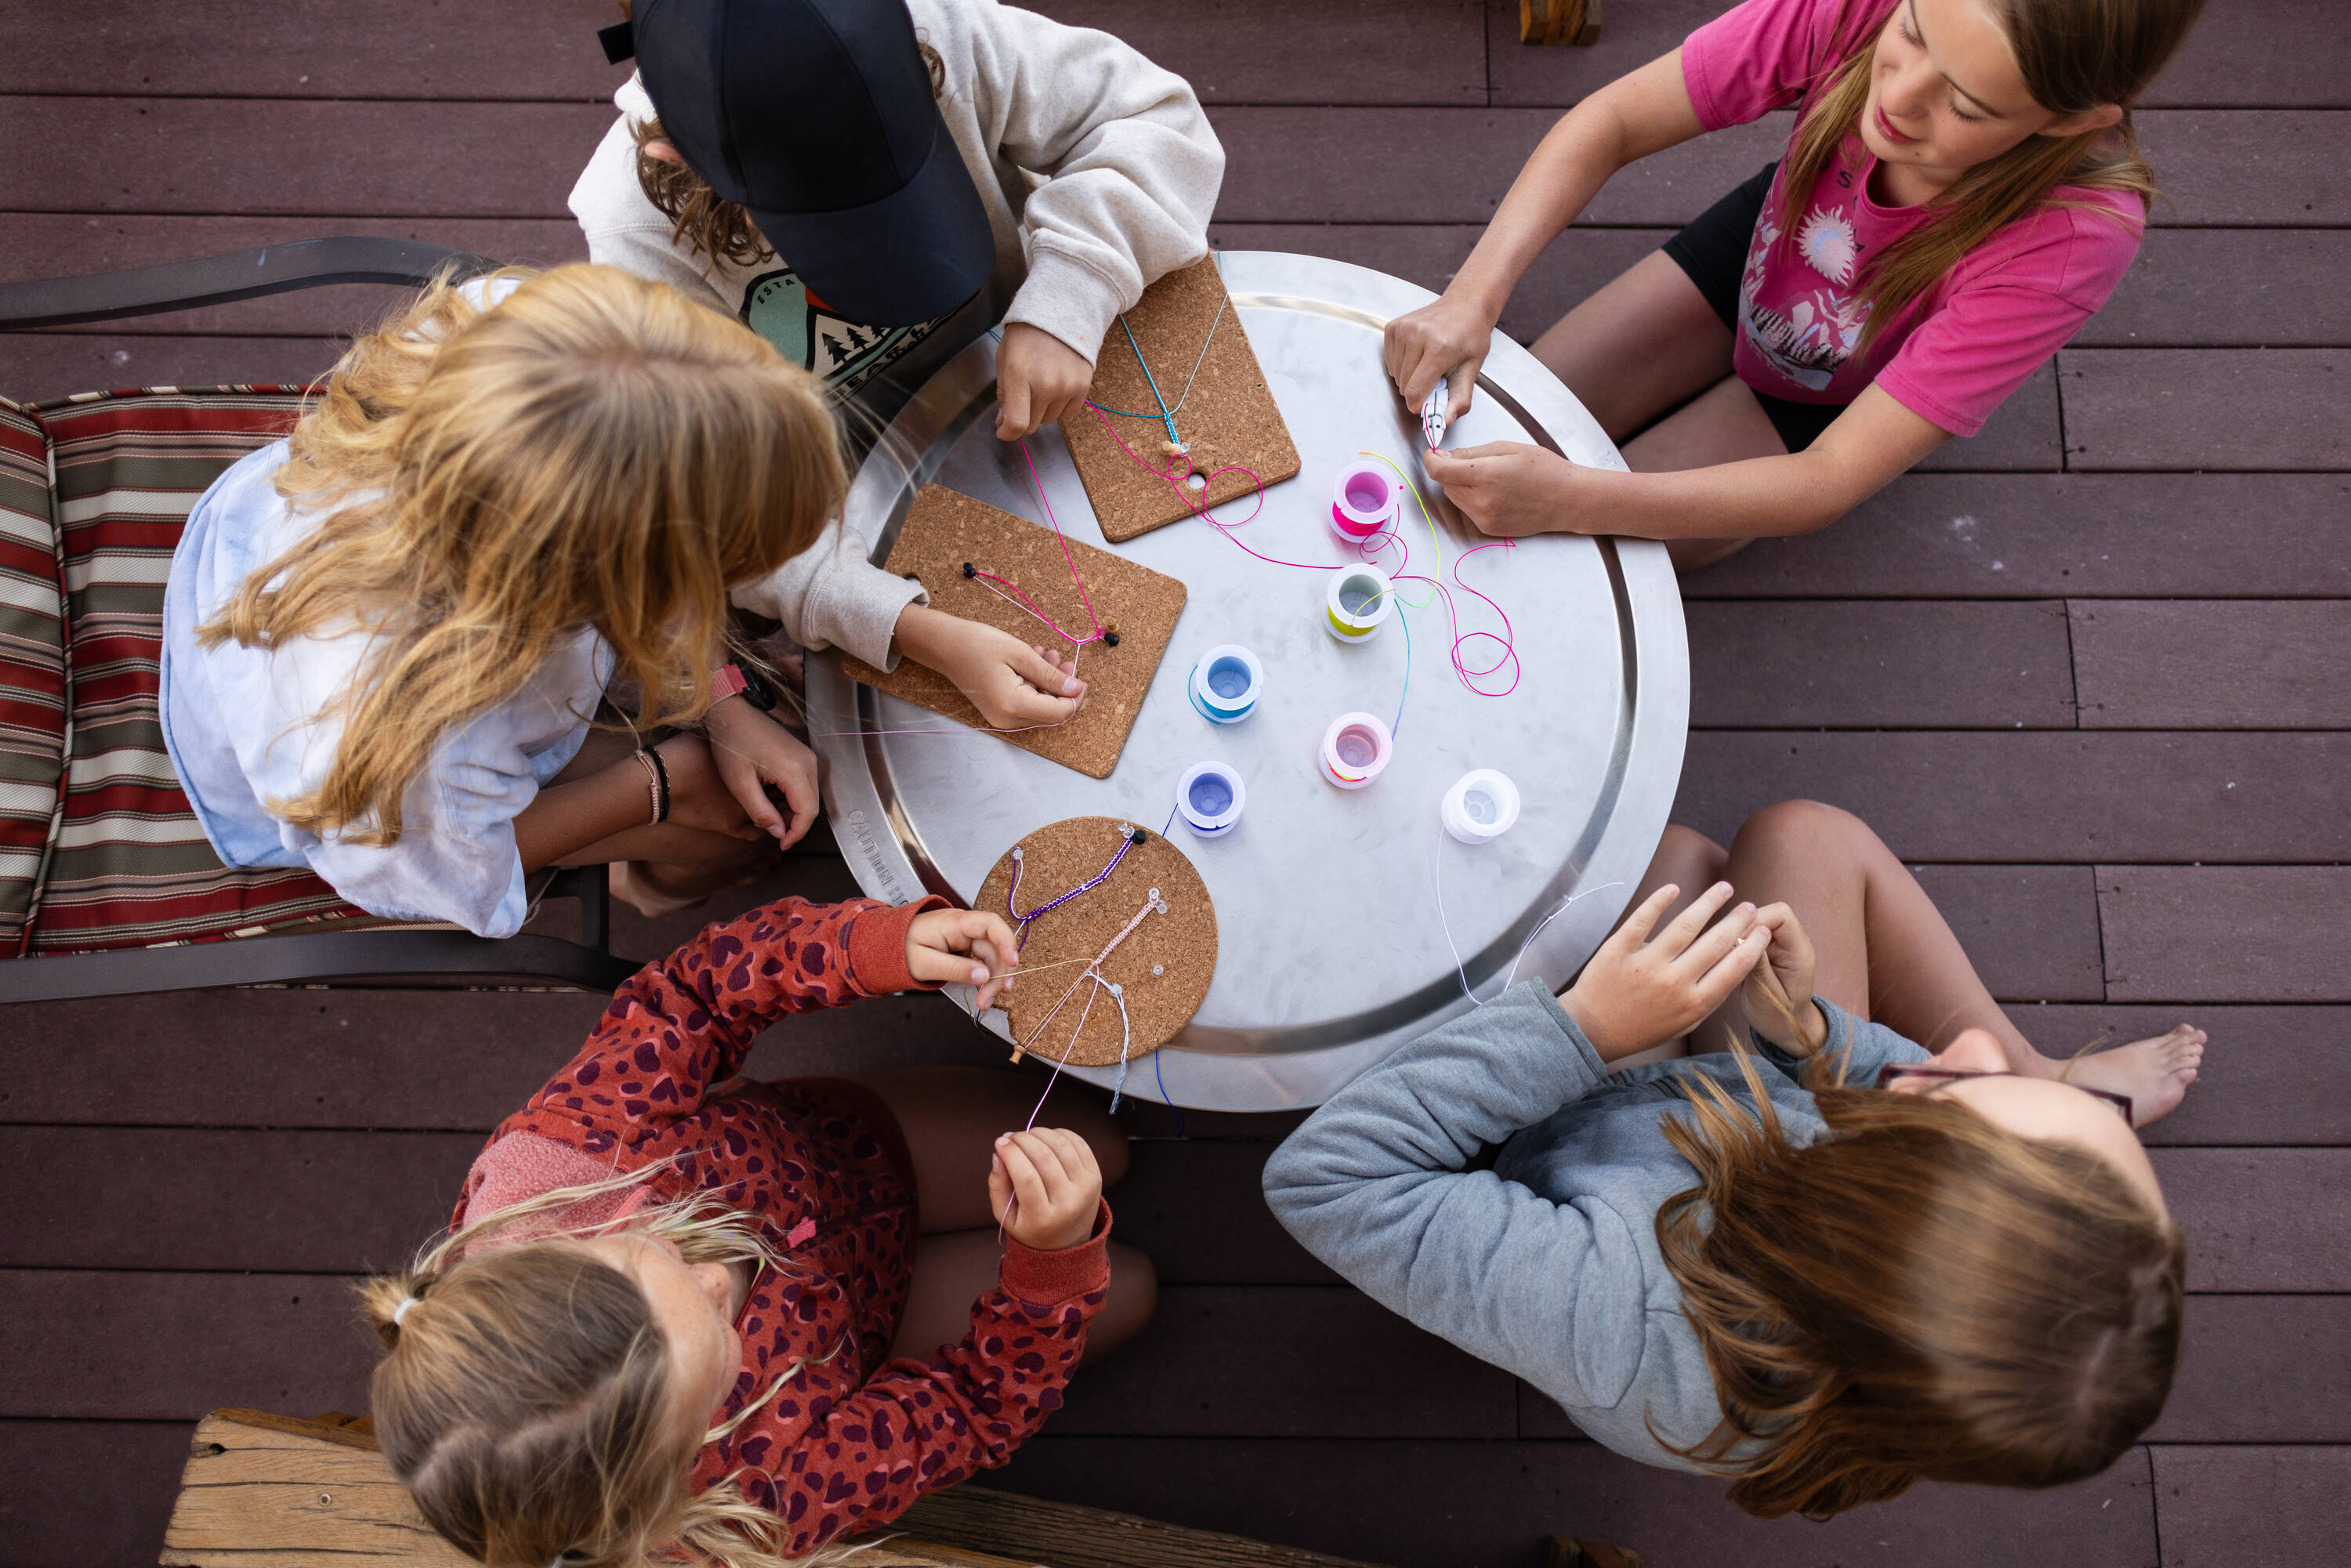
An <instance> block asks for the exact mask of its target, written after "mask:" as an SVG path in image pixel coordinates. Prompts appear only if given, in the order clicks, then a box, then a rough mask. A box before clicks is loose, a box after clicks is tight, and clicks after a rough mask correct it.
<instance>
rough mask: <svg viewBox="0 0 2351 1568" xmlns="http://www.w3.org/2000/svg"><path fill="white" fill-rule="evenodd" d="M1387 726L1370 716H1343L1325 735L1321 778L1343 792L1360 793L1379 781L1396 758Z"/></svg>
mask: <svg viewBox="0 0 2351 1568" xmlns="http://www.w3.org/2000/svg"><path fill="white" fill-rule="evenodd" d="M1394 754H1395V737H1394V736H1392V735H1390V734H1389V733H1388V727H1387V725H1386V724H1385V723H1384V721H1383V720H1381V719H1379V718H1377V717H1375V716H1373V715H1371V714H1367V713H1343V714H1341V715H1340V716H1338V717H1337V718H1334V719H1332V721H1331V727H1330V728H1329V729H1327V730H1325V731H1323V732H1322V777H1323V778H1324V779H1328V780H1330V781H1331V782H1332V783H1333V784H1336V785H1337V786H1338V787H1339V788H1340V789H1362V788H1364V786H1365V785H1367V784H1369V783H1370V782H1371V781H1372V780H1373V779H1377V778H1378V777H1379V776H1380V774H1381V772H1382V770H1383V769H1384V768H1386V767H1387V765H1388V758H1390V757H1391V756H1392V755H1394Z"/></svg>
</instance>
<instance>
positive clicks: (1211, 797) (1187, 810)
mask: <svg viewBox="0 0 2351 1568" xmlns="http://www.w3.org/2000/svg"><path fill="white" fill-rule="evenodd" d="M1247 800H1249V789H1248V788H1247V786H1245V785H1243V784H1242V783H1241V776H1240V775H1239V774H1238V773H1236V772H1235V771H1233V769H1232V768H1228V767H1227V766H1226V765H1225V764H1223V763H1221V762H1196V763H1194V764H1193V765H1192V767H1191V768H1189V769H1188V770H1187V771H1186V773H1185V775H1184V777H1183V778H1182V779H1178V780H1176V783H1175V814H1176V815H1177V816H1179V817H1182V818H1183V819H1184V825H1185V826H1186V827H1187V828H1189V829H1191V830H1192V831H1194V832H1196V833H1197V834H1199V835H1200V836H1201V837H1202V838H1204V839H1214V838H1220V837H1222V836H1223V835H1225V834H1226V833H1229V832H1231V831H1233V824H1234V823H1235V822H1238V821H1240V820H1241V806H1242V805H1243V803H1245V802H1246V801H1247Z"/></svg>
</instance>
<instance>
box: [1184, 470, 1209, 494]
mask: <svg viewBox="0 0 2351 1568" xmlns="http://www.w3.org/2000/svg"><path fill="white" fill-rule="evenodd" d="M1184 483H1185V484H1186V485H1188V486H1191V487H1192V488H1193V489H1195V490H1205V489H1207V487H1208V476H1207V475H1206V474H1201V473H1197V472H1195V473H1191V474H1186V475H1185V476H1184Z"/></svg>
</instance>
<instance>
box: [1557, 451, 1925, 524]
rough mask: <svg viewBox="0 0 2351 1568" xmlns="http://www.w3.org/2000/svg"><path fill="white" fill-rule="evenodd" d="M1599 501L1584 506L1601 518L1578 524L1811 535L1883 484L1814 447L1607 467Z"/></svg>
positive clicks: (1583, 511) (1597, 477)
mask: <svg viewBox="0 0 2351 1568" xmlns="http://www.w3.org/2000/svg"><path fill="white" fill-rule="evenodd" d="M1593 478H1594V479H1595V480H1597V482H1598V483H1599V484H1600V485H1601V486H1604V491H1603V494H1602V495H1601V496H1600V497H1598V504H1597V505H1596V506H1592V507H1586V508H1580V511H1581V514H1582V515H1583V516H1587V517H1592V518H1593V520H1594V521H1595V522H1597V523H1599V524H1600V525H1601V527H1600V528H1595V529H1589V530H1586V529H1579V530H1578V531H1580V532H1582V531H1592V532H1607V533H1612V534H1621V535H1624V536H1626V537H1628V538H1640V539H1725V538H1739V539H1743V538H1779V537H1782V536H1786V535H1792V534H1809V533H1812V532H1813V531H1815V530H1817V529H1820V528H1826V527H1827V526H1828V525H1829V524H1831V523H1833V522H1834V521H1836V519H1837V518H1839V517H1843V516H1844V514H1845V513H1846V512H1848V511H1850V510H1852V509H1853V508H1854V507H1855V506H1857V505H1859V504H1860V502H1861V501H1863V500H1864V499H1865V498H1866V497H1868V496H1869V495H1870V494H1871V493H1872V492H1873V491H1875V490H1876V489H1877V487H1878V484H1880V483H1883V481H1879V482H1877V483H1869V484H1866V485H1859V484H1856V483H1855V482H1854V481H1853V480H1852V478H1851V477H1849V476H1846V475H1844V474H1842V473H1840V472H1839V471H1838V470H1837V469H1836V468H1835V467H1834V465H1831V464H1827V463H1824V462H1823V460H1822V459H1821V457H1820V455H1818V454H1817V453H1815V452H1801V453H1795V454H1792V455H1787V456H1782V457H1750V458H1747V459H1745V460H1743V461H1741V462H1738V463H1717V464H1714V465H1710V466H1708V467H1705V468H1683V469H1678V470H1676V471H1674V472H1671V473H1666V474H1614V473H1611V474H1605V475H1604V476H1603V475H1600V474H1598V473H1595V474H1594V475H1593Z"/></svg>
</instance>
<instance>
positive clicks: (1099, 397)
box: [1061, 256, 1299, 544]
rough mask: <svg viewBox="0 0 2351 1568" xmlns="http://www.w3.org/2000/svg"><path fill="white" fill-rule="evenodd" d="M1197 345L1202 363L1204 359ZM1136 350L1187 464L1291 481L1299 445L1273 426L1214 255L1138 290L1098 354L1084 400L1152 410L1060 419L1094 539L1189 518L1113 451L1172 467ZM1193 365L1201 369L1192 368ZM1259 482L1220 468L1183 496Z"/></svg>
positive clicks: (1117, 539) (1154, 479)
mask: <svg viewBox="0 0 2351 1568" xmlns="http://www.w3.org/2000/svg"><path fill="white" fill-rule="evenodd" d="M1219 308H1222V311H1223V313H1222V315H1221V316H1220V315H1219V314H1218V310H1219ZM1127 329H1132V330H1133V331H1134V343H1133V344H1130V343H1128V342H1127V340H1126V333H1127ZM1203 344H1205V345H1206V346H1207V357H1206V358H1202V356H1201V347H1202V345H1203ZM1137 348H1140V349H1141V350H1143V358H1144V361H1145V362H1147V363H1148V364H1149V365H1150V367H1151V379H1155V380H1156V381H1157V382H1158V383H1159V391H1160V392H1161V393H1163V394H1165V397H1166V399H1167V404H1168V406H1169V407H1170V408H1175V410H1176V413H1175V430H1176V434H1179V435H1181V436H1182V437H1183V438H1184V439H1185V441H1186V442H1187V443H1188V444H1190V446H1191V448H1192V452H1191V462H1192V465H1193V466H1194V467H1195V468H1196V469H1198V470H1199V471H1200V472H1201V473H1202V474H1211V473H1214V472H1215V470H1217V469H1219V468H1223V467H1225V466H1227V465H1237V466H1238V467H1241V468H1246V469H1248V470H1249V473H1251V474H1254V475H1256V476H1257V477H1258V480H1259V482H1260V483H1263V484H1266V485H1272V484H1276V483H1279V482H1280V481H1281V480H1283V479H1289V478H1293V477H1295V476H1296V475H1297V473H1298V467H1299V464H1298V448H1297V446H1296V444H1293V443H1292V442H1291V441H1290V429H1289V427H1288V426H1287V425H1285V424H1283V423H1281V410H1280V409H1279V408H1277V407H1276V406H1275V405H1274V401H1273V393H1272V392H1270V391H1269V390H1268V389H1267V387H1266V384H1265V371H1264V370H1263V368H1262V367H1260V366H1259V364H1258V362H1257V352H1256V350H1253V349H1251V348H1250V347H1249V333H1248V332H1247V331H1245V330H1243V329H1242V327H1241V317H1240V312H1239V311H1238V310H1235V309H1233V308H1231V305H1230V302H1229V300H1228V297H1227V296H1226V293H1225V278H1224V274H1223V273H1222V272H1220V271H1219V270H1218V269H1217V258H1216V257H1215V256H1209V257H1208V258H1207V260H1205V261H1202V262H1200V263H1198V264H1197V265H1196V266H1192V267H1185V268H1184V269H1183V270H1181V271H1180V272H1171V273H1169V274H1168V275H1167V276H1166V277H1163V278H1161V279H1160V280H1159V281H1158V282H1156V283H1155V284H1153V285H1152V286H1151V287H1149V288H1146V289H1144V293H1143V298H1142V299H1141V300H1140V301H1138V302H1137V303H1136V305H1135V307H1134V309H1132V310H1129V311H1128V312H1127V313H1126V327H1125V328H1124V329H1122V328H1121V327H1120V325H1119V324H1118V322H1116V321H1113V322H1112V323H1111V324H1110V331H1109V332H1108V333H1107V334H1106V335H1105V336H1104V337H1103V339H1102V350H1101V352H1100V353H1098V354H1097V355H1096V356H1095V358H1094V382H1093V391H1092V393H1091V394H1090V395H1091V397H1092V401H1093V402H1098V403H1101V404H1102V405H1103V406H1104V407H1106V408H1115V409H1123V410H1125V411H1126V412H1127V413H1147V414H1151V415H1153V416H1154V417H1151V418H1148V419H1130V418H1123V417H1121V416H1120V415H1117V414H1097V413H1095V412H1094V411H1093V410H1092V409H1081V410H1079V411H1078V412H1077V413H1073V414H1071V415H1069V416H1068V417H1067V418H1065V419H1063V420H1062V421H1061V436H1062V439H1063V440H1065V441H1067V442H1068V443H1069V447H1070V455H1071V458H1073V459H1075V460H1076V463H1077V465H1078V476H1079V477H1080V478H1081V479H1083V480H1084V481H1085V486H1086V496H1087V497H1088V498H1089V499H1091V500H1092V502H1093V504H1094V517H1096V518H1097V519H1098V520H1099V521H1100V522H1101V524H1102V538H1106V539H1108V540H1110V541H1111V542H1112V543H1113V544H1120V543H1123V542H1124V541H1125V540H1128V539H1131V538H1134V537H1136V536H1137V535H1139V534H1147V533H1149V532H1150V531H1151V530H1152V529H1154V528H1165V527H1166V526H1167V525H1168V524H1169V523H1173V522H1179V521H1181V520H1182V519H1184V518H1186V517H1190V516H1191V515H1192V507H1191V506H1190V505H1187V504H1186V501H1185V499H1184V497H1182V496H1179V495H1177V494H1176V493H1175V487H1174V486H1171V485H1170V484H1169V483H1168V482H1167V481H1166V480H1165V479H1163V478H1161V477H1160V476H1158V475H1156V474H1153V473H1149V472H1147V471H1145V470H1144V468H1142V467H1141V466H1139V465H1137V464H1136V463H1135V461H1134V458H1133V457H1129V456H1128V455H1126V454H1125V453H1123V452H1121V451H1120V450H1119V449H1118V442H1119V441H1123V442H1125V443H1126V444H1127V447H1128V449H1129V450H1130V451H1132V452H1134V454H1135V455H1136V456H1139V457H1142V458H1144V460H1146V461H1147V462H1149V463H1150V464H1152V465H1153V466H1155V467H1158V468H1165V467H1167V466H1168V465H1169V464H1170V462H1171V459H1170V458H1169V457H1168V456H1167V455H1166V454H1165V452H1164V451H1162V450H1161V448H1162V447H1163V446H1164V445H1165V443H1166V440H1167V427H1166V426H1165V425H1164V424H1162V423H1160V422H1159V420H1158V419H1157V417H1156V415H1157V412H1158V409H1159V402H1158V400H1157V399H1156V398H1155V397H1154V396H1153V395H1152V391H1151V379H1146V378H1145V376H1144V367H1143V365H1142V364H1138V363H1137V362H1136V361H1135V350H1136V349H1137ZM1195 361H1197V362H1198V364H1199V367H1200V370H1199V373H1198V375H1197V376H1194V375H1193V373H1192V366H1193V363H1194V362H1195ZM1186 382H1189V383H1190V388H1191V390H1190V391H1189V392H1186V390H1185V387H1186ZM1179 403H1180V404H1181V406H1180V407H1178V406H1177V405H1178V404H1179ZM1113 431H1114V432H1116V434H1117V439H1116V440H1113V434H1112V433H1113ZM1255 488H1256V486H1255V485H1253V484H1251V483H1250V481H1249V476H1248V475H1244V474H1238V473H1226V474H1217V476H1216V477H1215V478H1213V479H1211V480H1210V481H1209V483H1208V486H1207V489H1205V490H1195V491H1191V492H1190V495H1191V497H1192V500H1193V501H1195V502H1196V503H1197V504H1198V505H1199V506H1201V507H1214V506H1216V505H1217V503H1218V502H1220V501H1230V500H1234V499H1237V498H1238V497H1243V496H1247V495H1249V494H1250V493H1251V492H1252V491H1253V490H1254V489H1255Z"/></svg>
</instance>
